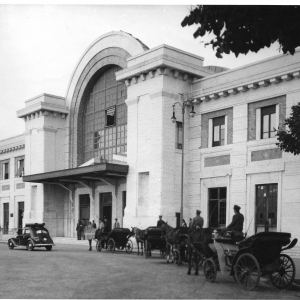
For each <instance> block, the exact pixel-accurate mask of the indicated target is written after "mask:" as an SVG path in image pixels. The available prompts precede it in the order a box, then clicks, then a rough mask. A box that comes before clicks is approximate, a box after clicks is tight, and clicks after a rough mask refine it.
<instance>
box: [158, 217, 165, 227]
mask: <svg viewBox="0 0 300 300" xmlns="http://www.w3.org/2000/svg"><path fill="white" fill-rule="evenodd" d="M158 217H159V220H158V221H157V227H161V226H162V225H163V224H165V221H163V219H162V216H158Z"/></svg>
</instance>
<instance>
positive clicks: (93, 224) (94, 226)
mask: <svg viewBox="0 0 300 300" xmlns="http://www.w3.org/2000/svg"><path fill="white" fill-rule="evenodd" d="M92 227H93V228H97V225H96V223H95V221H94V220H93V222H92Z"/></svg>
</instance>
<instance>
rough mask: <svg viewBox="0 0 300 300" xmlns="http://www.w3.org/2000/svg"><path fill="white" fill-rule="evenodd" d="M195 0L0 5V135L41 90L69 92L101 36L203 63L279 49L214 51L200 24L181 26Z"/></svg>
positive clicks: (17, 128) (233, 62) (15, 128)
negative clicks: (121, 35) (123, 37)
mask: <svg viewBox="0 0 300 300" xmlns="http://www.w3.org/2000/svg"><path fill="white" fill-rule="evenodd" d="M190 9H191V5H173V6H172V5H136V4H135V5H121V4H119V5H94V4H90V5H83V4H80V5H79V4H77V5H75V4H73V5H68V4H65V5H62V4H43V5H39V4H27V5H20V4H9V5H5V4H0V80H1V81H0V82H1V84H0V87H1V94H0V120H1V121H0V140H3V139H6V138H9V137H11V136H15V135H18V134H22V133H23V132H24V130H25V125H24V121H23V120H22V119H18V118H17V116H16V111H17V110H19V109H22V108H24V107H25V103H24V102H25V100H28V99H30V98H33V97H35V96H37V95H40V94H42V93H48V94H53V95H57V96H61V97H65V96H66V90H67V87H68V83H69V81H70V78H71V74H72V72H73V70H74V68H75V66H76V64H77V62H78V60H79V58H80V57H81V56H82V54H83V53H84V52H85V50H86V49H87V48H88V46H89V45H90V44H91V43H92V42H93V41H94V40H96V39H97V38H98V37H99V36H101V35H103V34H105V33H107V32H110V31H119V30H122V31H125V32H128V33H130V34H132V35H133V36H134V37H136V38H138V39H140V40H141V41H143V43H145V44H146V45H147V46H148V47H149V48H153V47H156V46H158V45H161V44H167V45H170V46H173V47H176V48H179V49H181V50H184V51H188V52H190V53H193V54H196V55H199V56H202V57H204V65H217V66H222V67H227V68H230V69H232V68H237V67H240V66H243V65H245V64H249V63H253V62H256V61H259V60H262V59H266V58H268V57H270V56H275V55H278V54H280V53H279V45H278V44H274V45H272V46H271V47H270V48H265V49H263V50H261V51H259V52H258V53H257V54H256V53H248V54H247V55H246V56H245V55H240V56H238V58H236V57H235V56H234V54H231V55H224V57H223V58H222V59H218V58H216V56H215V53H214V52H213V50H212V48H211V46H206V47H205V45H204V44H205V42H207V41H210V40H211V39H212V38H213V35H211V36H205V37H204V38H197V39H194V37H193V33H194V32H195V31H196V29H197V26H196V25H193V26H190V27H181V21H182V20H183V19H184V17H185V16H187V15H188V14H189V11H190Z"/></svg>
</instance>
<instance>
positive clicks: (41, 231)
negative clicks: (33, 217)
mask: <svg viewBox="0 0 300 300" xmlns="http://www.w3.org/2000/svg"><path fill="white" fill-rule="evenodd" d="M35 232H36V233H37V234H40V233H48V231H47V230H45V229H40V228H38V229H36V231H35Z"/></svg>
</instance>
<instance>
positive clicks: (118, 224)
mask: <svg viewBox="0 0 300 300" xmlns="http://www.w3.org/2000/svg"><path fill="white" fill-rule="evenodd" d="M114 228H120V223H119V222H118V219H117V218H115V224H114Z"/></svg>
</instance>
